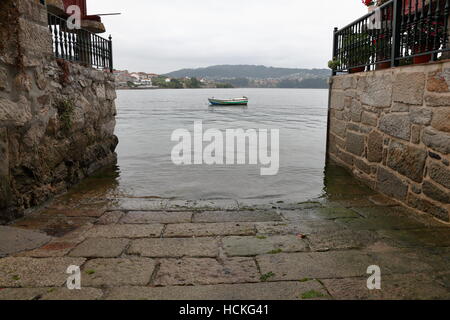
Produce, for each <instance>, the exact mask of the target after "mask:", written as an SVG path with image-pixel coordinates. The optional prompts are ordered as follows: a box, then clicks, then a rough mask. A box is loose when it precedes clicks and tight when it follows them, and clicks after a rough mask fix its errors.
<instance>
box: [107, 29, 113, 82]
mask: <svg viewBox="0 0 450 320" xmlns="http://www.w3.org/2000/svg"><path fill="white" fill-rule="evenodd" d="M108 44H109V71H111V73H113V72H114V66H113V50H112V36H111V35H109V42H108Z"/></svg>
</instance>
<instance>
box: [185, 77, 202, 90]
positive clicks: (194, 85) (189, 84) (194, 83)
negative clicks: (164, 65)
mask: <svg viewBox="0 0 450 320" xmlns="http://www.w3.org/2000/svg"><path fill="white" fill-rule="evenodd" d="M185 84H186V88H191V89H198V88H201V86H202V83H201V82H200V81H199V80H198V79H197V78H195V77H192V78H190V79H189V80H186V81H185Z"/></svg>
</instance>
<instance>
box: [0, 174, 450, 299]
mask: <svg viewBox="0 0 450 320" xmlns="http://www.w3.org/2000/svg"><path fill="white" fill-rule="evenodd" d="M86 183H87V184H90V185H91V187H89V188H86V187H83V186H80V187H78V188H74V189H73V190H72V191H71V192H69V193H68V194H66V195H64V196H62V197H59V198H57V199H55V200H54V201H53V202H52V203H50V204H48V206H46V207H45V208H43V209H41V210H39V211H37V212H35V213H33V214H31V215H28V216H27V217H25V218H23V219H21V220H18V221H16V222H14V223H13V224H11V225H9V226H8V227H2V228H5V229H4V230H2V229H0V238H1V242H2V245H0V256H2V258H1V259H0V288H1V289H0V299H35V300H41V299H42V300H54V299H83V300H84V299H87V300H91V299H92V300H94V299H134V300H143V299H151V300H153V299H155V300H161V299H193V300H208V299H219V300H220V299H229V300H237V299H248V300H255V299H256V300H258V299H293V300H301V299H450V267H449V266H450V263H449V262H450V229H449V226H448V225H445V224H443V223H441V222H439V221H437V220H434V219H433V218H431V217H429V216H427V215H419V214H417V213H414V212H410V211H408V210H406V209H404V208H402V207H400V206H398V205H397V204H396V203H394V202H392V201H390V200H388V199H386V198H384V197H382V196H381V195H378V194H376V193H374V192H373V191H371V190H370V189H368V188H366V187H364V186H362V185H361V184H359V183H358V182H357V181H356V180H354V179H352V178H351V177H349V176H348V174H347V173H346V172H345V171H343V170H339V169H335V170H332V173H330V174H327V178H326V181H325V189H324V196H323V197H320V198H317V199H312V200H311V201H308V202H301V203H284V202H278V203H270V204H263V205H261V204H260V205H248V204H243V203H240V202H239V201H227V200H221V201H177V200H169V199H155V198H124V197H121V196H113V195H111V194H110V193H108V188H109V187H108V182H107V179H104V180H103V179H98V180H97V181H94V180H90V181H87V182H86ZM14 231H15V232H16V233H14ZM8 237H9V238H8ZM5 239H7V243H8V244H9V245H6V244H5ZM21 239H28V240H27V241H25V242H24V241H19V240H21ZM33 244H34V246H33ZM70 265H76V266H80V268H81V285H82V289H81V290H68V289H67V288H66V280H67V278H68V276H69V275H68V274H67V273H66V270H67V268H68V267H69V266H70ZM372 265H377V266H379V267H380V268H381V286H382V289H381V290H373V291H370V290H368V289H367V279H368V277H369V276H370V275H369V274H367V268H368V267H369V266H372Z"/></svg>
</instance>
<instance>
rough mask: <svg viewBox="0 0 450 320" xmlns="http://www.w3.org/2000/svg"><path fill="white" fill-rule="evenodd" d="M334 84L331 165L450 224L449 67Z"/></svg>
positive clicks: (384, 72) (373, 75)
mask: <svg viewBox="0 0 450 320" xmlns="http://www.w3.org/2000/svg"><path fill="white" fill-rule="evenodd" d="M332 80H333V82H332V91H331V100H330V132H329V146H328V155H329V157H330V158H331V159H332V160H334V161H337V162H338V163H340V164H341V165H343V166H345V167H347V168H349V169H350V170H351V171H352V172H353V174H354V175H355V176H356V177H358V178H360V179H361V180H363V181H365V182H366V183H367V184H368V185H369V186H370V187H371V188H373V189H375V190H377V191H380V192H381V193H383V194H385V195H388V196H390V197H392V198H395V199H396V200H398V201H400V202H401V203H403V204H404V205H406V206H408V207H411V208H414V209H416V210H418V211H421V212H426V213H429V214H432V215H433V216H435V217H436V218H438V219H440V220H443V221H446V222H448V221H449V212H450V167H449V164H450V62H445V61H444V62H436V63H433V64H429V65H417V66H405V67H398V68H394V69H386V70H378V71H373V72H367V73H358V74H349V75H339V76H335V77H333V79H332Z"/></svg>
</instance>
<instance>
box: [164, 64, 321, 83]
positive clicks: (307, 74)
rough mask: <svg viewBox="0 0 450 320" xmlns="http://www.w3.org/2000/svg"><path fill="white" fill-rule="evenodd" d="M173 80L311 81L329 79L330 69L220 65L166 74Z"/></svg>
mask: <svg viewBox="0 0 450 320" xmlns="http://www.w3.org/2000/svg"><path fill="white" fill-rule="evenodd" d="M166 76H168V77H172V78H184V77H191V78H192V77H195V78H207V79H211V80H223V79H237V78H248V79H309V78H327V77H328V76H330V70H329V69H293V68H274V67H265V66H254V65H219V66H211V67H207V68H198V69H182V70H178V71H174V72H170V73H168V74H166Z"/></svg>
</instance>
